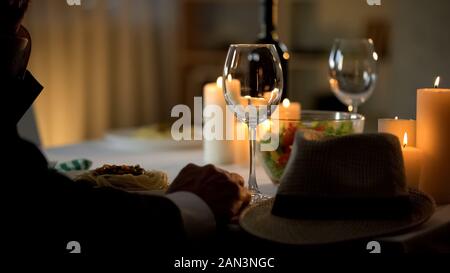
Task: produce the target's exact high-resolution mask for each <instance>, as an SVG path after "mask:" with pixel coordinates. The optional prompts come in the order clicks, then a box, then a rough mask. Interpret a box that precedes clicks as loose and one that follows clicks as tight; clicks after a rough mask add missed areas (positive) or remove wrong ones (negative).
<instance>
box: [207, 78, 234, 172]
mask: <svg viewBox="0 0 450 273" xmlns="http://www.w3.org/2000/svg"><path fill="white" fill-rule="evenodd" d="M203 100H204V107H207V106H211V105H216V106H219V107H220V108H221V109H222V113H223V118H222V125H223V135H222V139H223V140H216V139H214V140H206V139H204V140H203V160H204V162H205V163H208V164H230V163H232V162H233V159H234V155H233V152H234V149H233V141H232V140H226V130H227V128H228V127H229V126H235V122H234V119H233V120H232V121H227V119H226V115H227V112H226V111H227V109H226V103H225V98H224V94H223V90H222V78H220V77H219V78H218V79H217V82H215V83H208V84H206V85H205V87H204V89H203ZM209 120H211V118H206V117H205V118H204V122H205V123H206V122H208V121H209Z"/></svg>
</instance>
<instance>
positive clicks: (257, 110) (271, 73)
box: [223, 44, 283, 202]
mask: <svg viewBox="0 0 450 273" xmlns="http://www.w3.org/2000/svg"><path fill="white" fill-rule="evenodd" d="M223 86H224V95H225V100H226V102H227V104H228V105H229V106H230V108H231V110H232V111H233V112H234V113H235V115H236V117H237V119H238V120H240V121H241V122H244V123H246V124H247V125H248V128H249V138H250V173H249V179H248V187H249V190H250V191H251V193H252V201H253V202H258V201H261V200H265V199H267V198H268V197H267V196H265V195H263V194H262V193H261V192H260V190H259V188H258V183H257V181H256V174H255V159H256V127H257V126H258V124H260V123H262V122H264V121H265V120H266V119H268V118H269V117H270V116H271V114H272V113H273V112H274V111H275V109H276V107H277V106H278V104H279V103H280V100H281V96H282V92H283V70H282V67H281V62H280V58H279V56H278V53H277V50H276V48H275V46H274V45H272V44H234V45H230V47H229V50H228V55H227V58H226V61H225V67H224V72H223Z"/></svg>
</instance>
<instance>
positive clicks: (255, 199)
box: [250, 192, 272, 204]
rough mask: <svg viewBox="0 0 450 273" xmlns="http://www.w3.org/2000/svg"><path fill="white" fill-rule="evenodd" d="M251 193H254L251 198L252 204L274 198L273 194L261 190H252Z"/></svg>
mask: <svg viewBox="0 0 450 273" xmlns="http://www.w3.org/2000/svg"><path fill="white" fill-rule="evenodd" d="M251 195H252V200H251V202H250V204H256V203H260V202H263V201H266V200H269V199H271V198H272V197H271V196H269V195H265V194H262V193H260V192H252V193H251Z"/></svg>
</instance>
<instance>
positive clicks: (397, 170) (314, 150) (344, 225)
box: [240, 133, 435, 246]
mask: <svg viewBox="0 0 450 273" xmlns="http://www.w3.org/2000/svg"><path fill="white" fill-rule="evenodd" d="M434 210H435V204H434V201H433V199H432V198H430V197H429V196H427V195H426V194H424V193H421V192H419V191H417V190H414V189H408V188H407V186H406V182H405V172H404V164H403V157H402V152H401V147H400V143H399V141H398V139H397V138H396V137H395V136H393V135H389V134H364V135H363V134H361V135H349V136H343V137H337V138H329V139H323V140H318V141H317V140H307V139H305V138H304V137H303V135H302V134H301V133H297V136H296V141H295V144H294V148H293V153H292V155H291V159H290V160H289V163H288V166H287V167H286V170H285V173H284V175H283V177H282V179H281V183H280V186H279V189H278V192H277V195H276V197H275V198H274V199H272V200H268V201H264V202H261V203H257V204H255V205H253V206H251V207H249V208H248V209H246V210H245V211H244V212H243V213H242V215H241V218H240V225H241V226H242V228H243V229H244V230H245V231H247V232H248V233H250V234H252V235H254V236H257V237H260V238H263V239H267V240H270V241H274V242H278V243H283V244H292V245H305V246H306V245H320V244H329V243H338V242H344V241H350V240H356V239H364V238H373V237H377V236H382V235H388V234H392V233H398V232H401V231H405V230H408V229H411V228H414V227H416V226H418V225H421V224H422V223H424V222H426V221H427V220H428V219H429V218H430V216H431V215H432V214H433V213H434Z"/></svg>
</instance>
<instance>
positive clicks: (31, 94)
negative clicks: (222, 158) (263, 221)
mask: <svg viewBox="0 0 450 273" xmlns="http://www.w3.org/2000/svg"><path fill="white" fill-rule="evenodd" d="M27 6H28V0H2V1H1V3H0V82H1V85H0V89H1V96H2V104H3V105H2V107H1V108H0V109H1V113H0V114H1V117H2V119H3V129H2V135H3V136H2V139H3V142H2V143H3V145H5V149H4V153H3V154H2V157H3V158H4V160H5V159H6V162H5V163H6V164H4V167H5V168H4V169H3V173H4V175H3V178H2V179H1V180H2V193H3V196H4V197H3V198H2V200H4V201H6V202H5V206H3V207H4V208H6V212H5V213H4V214H3V215H4V216H5V218H4V219H2V222H3V223H4V224H3V227H4V228H5V229H4V231H3V234H4V237H5V240H3V241H2V242H4V243H7V246H8V248H7V249H8V251H9V253H10V254H11V253H12V254H18V255H37V254H58V253H67V252H68V250H67V249H66V248H67V245H68V243H69V242H71V241H74V242H76V244H77V245H78V246H81V251H82V253H84V254H88V255H89V254H93V255H98V254H107V253H108V254H119V253H124V254H130V253H138V254H152V253H153V254H154V253H155V252H159V253H160V254H161V253H165V252H164V250H165V249H166V248H169V249H167V251H168V252H169V253H170V252H172V253H176V249H177V248H178V247H179V246H182V245H183V246H188V245H189V242H190V241H191V242H192V240H197V241H194V242H195V243H197V242H199V241H198V240H200V239H201V237H202V236H204V235H205V234H208V233H209V232H211V231H212V232H213V233H214V227H215V226H216V225H217V226H219V225H221V224H225V223H227V222H229V221H230V220H231V219H232V218H233V217H236V216H237V215H238V214H239V213H240V211H241V209H242V208H243V207H245V206H246V205H247V204H248V202H249V200H250V195H249V193H248V192H247V190H246V189H245V188H244V186H243V184H244V181H243V179H242V177H240V176H239V175H237V174H234V173H229V172H226V171H224V170H221V169H217V168H215V167H214V166H211V165H209V166H205V167H199V166H195V165H188V166H186V167H185V168H184V169H183V170H182V171H181V172H180V174H179V175H178V177H177V178H176V179H175V181H174V182H173V183H172V184H171V186H170V188H169V190H168V194H167V195H166V196H145V195H139V194H132V193H128V192H123V191H119V190H116V189H112V188H94V187H92V186H91V185H88V184H84V183H79V182H74V181H72V180H70V179H68V178H66V177H65V176H63V175H61V174H59V173H57V172H55V171H52V170H49V168H48V163H47V161H46V159H45V157H44V156H43V155H42V153H41V152H40V150H39V149H38V148H37V147H36V146H34V145H33V144H31V143H29V142H27V141H25V140H23V139H21V138H20V137H19V136H18V134H17V128H16V126H17V122H18V121H19V120H20V118H21V117H22V116H23V114H24V113H25V112H26V111H27V109H28V108H29V107H31V105H32V103H33V102H34V100H35V99H36V97H37V96H38V95H39V93H40V92H41V90H42V86H41V85H40V84H39V83H38V82H37V81H36V80H35V79H34V78H33V76H32V75H31V73H30V72H28V71H27V70H26V67H27V63H28V59H29V56H30V52H31V37H30V35H29V33H28V32H27V31H26V29H25V28H24V27H22V26H21V20H22V17H23V15H24V13H25V11H26V8H27ZM3 246H4V245H3Z"/></svg>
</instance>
